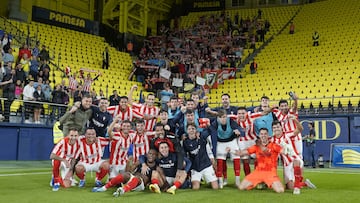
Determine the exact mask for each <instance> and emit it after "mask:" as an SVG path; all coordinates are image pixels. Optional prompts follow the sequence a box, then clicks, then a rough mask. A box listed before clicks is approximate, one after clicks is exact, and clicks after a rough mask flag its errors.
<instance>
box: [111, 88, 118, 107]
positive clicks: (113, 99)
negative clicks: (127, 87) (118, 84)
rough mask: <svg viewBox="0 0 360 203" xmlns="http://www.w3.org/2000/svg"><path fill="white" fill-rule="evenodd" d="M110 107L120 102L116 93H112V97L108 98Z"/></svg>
mask: <svg viewBox="0 0 360 203" xmlns="http://www.w3.org/2000/svg"><path fill="white" fill-rule="evenodd" d="M109 100H110V106H116V105H118V104H119V102H120V96H119V95H118V93H117V91H116V90H114V91H113V95H111V96H110V98H109Z"/></svg>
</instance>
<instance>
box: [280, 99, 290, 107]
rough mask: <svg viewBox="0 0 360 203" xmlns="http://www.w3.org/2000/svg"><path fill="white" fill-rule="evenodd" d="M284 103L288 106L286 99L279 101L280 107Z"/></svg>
mask: <svg viewBox="0 0 360 203" xmlns="http://www.w3.org/2000/svg"><path fill="white" fill-rule="evenodd" d="M282 103H286V104H288V101H287V100H285V99H281V100H280V101H279V106H280V104H282Z"/></svg>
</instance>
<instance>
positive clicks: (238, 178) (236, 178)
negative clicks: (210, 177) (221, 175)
mask: <svg viewBox="0 0 360 203" xmlns="http://www.w3.org/2000/svg"><path fill="white" fill-rule="evenodd" d="M235 185H236V186H239V185H240V176H235Z"/></svg>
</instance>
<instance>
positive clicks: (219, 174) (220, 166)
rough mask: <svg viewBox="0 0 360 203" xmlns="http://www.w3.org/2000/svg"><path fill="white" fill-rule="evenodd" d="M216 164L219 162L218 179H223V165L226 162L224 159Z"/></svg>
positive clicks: (217, 167)
mask: <svg viewBox="0 0 360 203" xmlns="http://www.w3.org/2000/svg"><path fill="white" fill-rule="evenodd" d="M216 162H217V164H216V177H218V178H220V177H222V173H223V163H224V161H223V160H222V159H217V160H216Z"/></svg>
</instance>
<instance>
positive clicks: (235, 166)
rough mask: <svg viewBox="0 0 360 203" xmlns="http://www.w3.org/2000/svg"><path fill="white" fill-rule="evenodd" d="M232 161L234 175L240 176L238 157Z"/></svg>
mask: <svg viewBox="0 0 360 203" xmlns="http://www.w3.org/2000/svg"><path fill="white" fill-rule="evenodd" d="M233 162H234V172H235V176H240V159H234V160H233Z"/></svg>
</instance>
